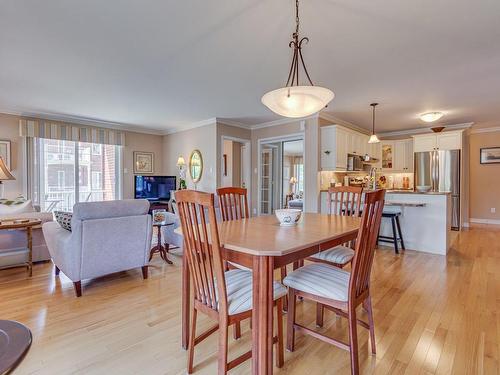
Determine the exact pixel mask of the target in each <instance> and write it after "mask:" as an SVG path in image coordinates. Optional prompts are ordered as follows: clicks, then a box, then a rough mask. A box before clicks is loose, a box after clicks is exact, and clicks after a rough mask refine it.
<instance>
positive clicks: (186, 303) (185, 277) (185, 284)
mask: <svg viewBox="0 0 500 375" xmlns="http://www.w3.org/2000/svg"><path fill="white" fill-rule="evenodd" d="M181 288H182V313H181V314H182V348H183V349H185V350H187V348H188V343H189V307H190V300H189V298H190V280H189V268H188V264H187V258H186V255H185V254H183V255H182V286H181Z"/></svg>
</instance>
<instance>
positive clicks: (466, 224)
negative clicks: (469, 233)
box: [462, 221, 470, 228]
mask: <svg viewBox="0 0 500 375" xmlns="http://www.w3.org/2000/svg"><path fill="white" fill-rule="evenodd" d="M462 227H464V228H469V227H470V224H469V222H467V221H464V222H463V224H462Z"/></svg>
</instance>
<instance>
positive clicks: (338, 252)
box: [307, 186, 363, 268]
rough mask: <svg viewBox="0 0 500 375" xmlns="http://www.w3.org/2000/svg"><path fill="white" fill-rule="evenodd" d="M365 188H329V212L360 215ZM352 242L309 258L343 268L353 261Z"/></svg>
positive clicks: (331, 213) (332, 213)
mask: <svg viewBox="0 0 500 375" xmlns="http://www.w3.org/2000/svg"><path fill="white" fill-rule="evenodd" d="M362 194H363V188H362V187H357V186H336V187H330V188H329V189H328V195H327V196H328V201H327V207H328V213H329V214H330V215H340V216H355V217H358V216H359V213H360V207H361V197H362ZM353 245H354V244H352V243H347V244H343V245H339V246H335V247H333V248H330V249H326V250H322V251H320V252H319V253H317V254H314V255H312V256H310V257H308V258H307V260H309V261H312V262H319V263H326V264H331V265H333V266H336V267H340V268H343V267H345V266H346V265H347V264H349V263H350V262H351V261H352V258H353V257H354V250H353V247H354V246H353Z"/></svg>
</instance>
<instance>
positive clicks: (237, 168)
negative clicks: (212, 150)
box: [231, 142, 241, 186]
mask: <svg viewBox="0 0 500 375" xmlns="http://www.w3.org/2000/svg"><path fill="white" fill-rule="evenodd" d="M232 159H233V160H232V163H231V168H232V171H231V172H232V178H233V183H232V185H233V186H241V143H240V142H232Z"/></svg>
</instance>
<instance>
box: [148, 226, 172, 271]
mask: <svg viewBox="0 0 500 375" xmlns="http://www.w3.org/2000/svg"><path fill="white" fill-rule="evenodd" d="M167 225H174V223H167V222H164V221H163V222H156V223H155V222H153V227H155V228H156V230H157V236H156V238H157V242H158V243H157V244H156V246H155V247H153V248H152V249H151V252H150V253H149V261H151V259H152V258H153V255H154V254H155V253H160V256H161V259H163V260H164V261H165V262H167V263H168V264H173V263H172V261H171V260H170V259H168V256H167V255H168V250H167V248H166V247H165V245H163V243H162V240H161V227H166V226H167Z"/></svg>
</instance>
